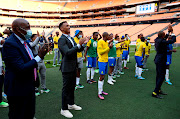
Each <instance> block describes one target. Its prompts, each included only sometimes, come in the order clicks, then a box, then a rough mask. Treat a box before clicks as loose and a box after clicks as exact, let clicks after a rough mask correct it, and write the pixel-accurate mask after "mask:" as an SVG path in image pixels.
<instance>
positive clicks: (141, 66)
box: [137, 56, 145, 79]
mask: <svg viewBox="0 0 180 119" xmlns="http://www.w3.org/2000/svg"><path fill="white" fill-rule="evenodd" d="M137 67H139V69H138V70H139V71H138V79H145V78H143V77H142V76H141V74H142V70H143V64H142V57H140V56H137Z"/></svg>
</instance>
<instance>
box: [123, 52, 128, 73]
mask: <svg viewBox="0 0 180 119" xmlns="http://www.w3.org/2000/svg"><path fill="white" fill-rule="evenodd" d="M123 54H124V56H123V57H124V69H129V68H128V67H127V57H128V51H124V52H123Z"/></svg>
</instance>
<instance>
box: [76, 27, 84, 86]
mask: <svg viewBox="0 0 180 119" xmlns="http://www.w3.org/2000/svg"><path fill="white" fill-rule="evenodd" d="M81 38H83V32H82V31H80V30H76V31H75V35H74V41H75V42H76V43H77V44H79V40H80V39H81ZM77 64H78V66H77V75H76V87H75V89H78V88H84V86H83V85H81V84H80V83H79V82H80V72H81V69H82V68H83V57H82V52H77Z"/></svg>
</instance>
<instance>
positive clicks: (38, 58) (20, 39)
mask: <svg viewBox="0 0 180 119" xmlns="http://www.w3.org/2000/svg"><path fill="white" fill-rule="evenodd" d="M14 35H15V36H16V37H17V38H18V39H19V41H20V42H21V43H22V44H23V45H24V40H23V39H22V38H20V37H19V36H18V35H16V34H14ZM24 48H25V46H24ZM27 48H28V50H29V51H30V54H32V55H31V56H33V53H32V50H31V49H30V48H29V46H28V45H27ZM25 49H26V48H25ZM26 51H27V50H26ZM27 52H28V51H27ZM32 59H35V60H36V62H40V61H41V58H40V57H39V56H38V55H37V56H36V57H35V58H34V56H33V58H32Z"/></svg>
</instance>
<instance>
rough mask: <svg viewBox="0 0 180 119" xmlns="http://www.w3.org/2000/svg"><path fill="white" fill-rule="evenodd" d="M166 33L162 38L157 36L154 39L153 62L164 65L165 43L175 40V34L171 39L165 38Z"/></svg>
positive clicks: (165, 57)
mask: <svg viewBox="0 0 180 119" xmlns="http://www.w3.org/2000/svg"><path fill="white" fill-rule="evenodd" d="M167 38H168V35H166V37H165V38H164V39H162V38H159V37H157V38H156V39H155V48H156V56H155V59H154V61H155V63H163V64H164V65H166V62H167V45H168V44H173V43H174V42H176V36H172V39H171V40H166V39H167Z"/></svg>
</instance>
